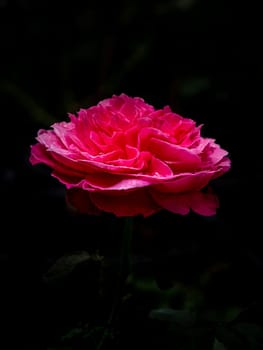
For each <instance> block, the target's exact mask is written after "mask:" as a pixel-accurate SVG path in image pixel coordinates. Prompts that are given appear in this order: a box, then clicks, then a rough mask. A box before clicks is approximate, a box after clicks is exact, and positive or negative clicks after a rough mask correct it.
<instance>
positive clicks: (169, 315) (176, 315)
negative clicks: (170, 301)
mask: <svg viewBox="0 0 263 350" xmlns="http://www.w3.org/2000/svg"><path fill="white" fill-rule="evenodd" d="M149 316H150V318H152V319H156V320H160V321H168V322H172V323H176V324H178V325H181V326H191V325H193V323H194V322H195V319H196V314H195V313H193V312H190V311H188V310H174V309H170V308H161V309H155V310H152V311H151V312H150V315H149Z"/></svg>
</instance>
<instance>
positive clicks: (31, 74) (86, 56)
mask: <svg viewBox="0 0 263 350" xmlns="http://www.w3.org/2000/svg"><path fill="white" fill-rule="evenodd" d="M260 22H261V19H260V12H259V10H258V9H257V8H256V7H255V4H254V3H253V2H247V3H245V4H238V5H237V4H230V2H224V1H219V0H218V1H217V0H215V1H208V0H177V1H176V0H170V1H167V0H164V1H157V0H153V1H151V2H146V1H139V0H126V1H122V2H120V3H118V2H111V1H109V2H105V3H104V2H102V1H96V2H95V1H92V2H90V1H84V2H82V1H74V2H55V1H54V2H52V1H42V0H40V1H31V0H23V1H22V0H21V1H8V0H1V1H0V26H1V31H0V33H1V34H0V36H1V61H0V63H1V65H0V92H1V109H0V111H1V112H0V113H1V114H0V116H1V124H0V125H1V137H0V144H1V163H0V164H1V165H0V168H1V173H0V176H1V183H0V190H1V214H2V215H1V222H0V223H1V233H0V269H1V270H0V271H1V276H2V277H1V280H2V282H1V291H2V297H1V305H2V306H3V308H5V307H6V306H7V308H6V309H7V311H6V312H4V313H2V315H3V316H1V318H2V319H3V323H4V324H5V325H6V324H9V322H7V319H10V316H11V326H9V327H8V331H9V332H10V333H11V335H10V337H9V338H8V339H9V341H11V340H12V339H14V338H16V339H17V340H18V341H19V342H20V344H26V346H27V349H31V347H32V349H38V348H41V346H43V347H44V348H47V349H48V346H49V345H50V344H49V342H50V343H51V344H52V341H53V340H54V338H55V339H56V336H57V334H60V332H61V333H63V332H64V331H65V329H66V326H65V324H66V325H67V327H74V325H75V323H76V322H77V321H76V320H78V318H81V317H82V313H81V312H79V313H78V311H76V310H79V309H81V308H82V309H83V300H84V299H85V293H84V292H82V293H83V294H82V293H80V294H79V291H80V290H84V291H85V292H87V289H89V288H88V286H89V285H88V283H87V284H85V283H84V282H82V283H83V285H82V284H81V282H80V281H79V280H78V279H77V282H76V281H75V282H74V283H79V285H78V284H77V286H78V287H79V289H78V290H77V291H76V288H74V286H76V284H74V283H73V282H71V284H69V287H68V288H66V289H65V290H66V291H65V290H64V291H63V289H62V291H61V290H60V292H58V291H57V290H55V291H54V290H53V289H52V288H50V289H48V288H47V287H46V285H45V283H43V274H45V273H46V271H47V270H48V269H49V268H50V266H52V263H54V261H56V259H57V258H59V257H60V256H62V255H63V254H65V253H68V252H72V251H77V250H86V251H89V252H94V251H96V249H98V248H99V249H101V250H102V252H103V253H105V254H106V255H107V254H109V255H114V254H115V253H116V254H117V252H118V244H119V243H118V242H119V240H118V238H119V236H118V229H117V231H116V232H117V233H116V232H115V229H114V227H115V225H117V227H118V224H117V223H116V222H115V220H114V218H112V217H110V216H109V217H108V216H107V215H106V216H105V217H103V218H90V217H89V218H87V217H79V216H76V215H72V213H69V212H68V209H67V207H66V205H65V200H64V188H63V186H61V185H60V184H59V183H57V181H56V180H55V179H53V178H51V177H50V176H49V171H48V170H47V169H45V167H42V166H39V167H34V168H33V167H32V166H31V165H30V164H29V161H28V158H29V152H30V148H29V147H30V145H31V144H33V143H35V136H36V133H37V131H38V129H39V128H48V127H49V126H50V124H51V123H53V122H54V121H62V120H66V118H67V113H68V112H72V113H75V112H76V111H78V110H79V109H80V108H88V107H89V106H91V105H93V104H97V103H98V102H99V101H100V100H101V99H103V98H107V97H111V96H112V95H113V94H120V93H122V92H124V93H126V94H128V95H131V96H140V97H142V98H144V99H145V101H146V102H148V103H150V104H152V105H154V106H155V107H156V108H162V107H163V106H165V105H170V106H171V107H172V109H173V110H174V111H176V112H177V113H179V114H181V115H183V116H185V117H189V118H192V119H194V120H196V122H197V124H204V127H203V129H202V130H203V135H204V136H209V137H214V138H215V139H216V140H217V142H218V143H219V144H220V145H221V146H222V147H223V148H225V149H227V150H228V151H229V154H230V158H231V161H232V168H231V171H230V172H229V173H228V174H226V175H224V176H223V177H222V178H220V179H218V180H216V181H215V183H214V188H215V190H216V191H217V193H218V196H219V199H220V203H221V205H220V209H219V211H218V214H217V215H216V217H214V218H209V219H207V218H201V217H197V216H196V215H193V214H190V215H189V216H187V217H184V218H183V217H176V216H174V215H171V214H169V213H160V214H158V215H156V216H154V217H153V218H149V219H146V220H144V221H143V222H140V221H139V220H138V230H139V231H140V233H138V235H137V236H136V238H135V247H134V249H135V250H136V252H137V254H138V255H140V256H141V255H142V256H147V257H148V258H150V260H151V261H153V266H154V267H152V269H153V271H154V272H155V275H156V276H157V277H156V278H157V280H158V283H159V284H160V287H162V288H165V286H166V284H167V285H168V286H169V283H170V282H169V281H168V280H169V278H170V277H169V278H168V277H167V276H166V277H167V279H165V278H163V276H164V275H167V271H170V272H171V271H173V273H175V277H174V276H173V279H177V280H178V279H179V280H183V281H184V282H187V283H190V284H191V283H192V284H195V283H196V276H199V273H200V271H203V270H205V269H206V268H209V267H211V266H218V265H219V266H221V265H220V264H228V265H227V266H228V267H227V268H226V269H225V270H224V269H223V273H221V272H220V273H219V275H216V276H215V278H214V277H213V278H214V279H215V281H216V282H214V281H213V282H211V285H209V288H210V289H211V290H210V289H209V293H210V294H209V293H208V296H207V299H206V303H207V304H209V305H210V303H211V304H212V305H216V307H218V306H219V307H220V305H221V304H223V305H227V306H229V305H230V306H233V305H235V306H236V305H241V306H242V307H243V306H247V305H250V304H253V303H254V302H256V301H258V300H260V299H261V293H262V289H261V288H260V285H261V283H262V267H263V260H262V245H261V234H262V212H261V211H262V200H261V198H262V146H261V139H262V127H261V122H262V78H263V54H262V43H263V38H262V36H261V35H260V26H261V23H260ZM109 222H110V224H111V226H109V225H108V223H109ZM109 227H110V228H109ZM149 231H150V235H148V233H149ZM152 232H154V233H153V234H152ZM145 233H146V234H145ZM141 235H142V236H141ZM149 237H150V238H149ZM171 247H172V248H171ZM178 247H179V248H178ZM193 247H194V248H193ZM173 249H175V250H176V249H177V250H176V252H175V250H173ZM171 251H172V253H171ZM167 252H168V253H169V252H170V253H171V256H172V259H171V260H169V259H167V258H166V257H167ZM178 252H179V253H178ZM178 266H180V268H178ZM224 266H225V265H224ZM219 270H220V268H219ZM165 271H166V272H165ZM220 271H221V270H220ZM170 272H169V273H170ZM169 273H168V275H169ZM170 274H172V272H171V273H170ZM160 276H161V277H160ZM169 276H170V275H169ZM186 276H188V277H186ZM185 280H187V281H185ZM189 281H190V282H189ZM72 283H73V284H72ZM92 283H93V282H92ZM89 298H90V300H92V296H90V295H89ZM76 300H78V303H79V304H78V305H76ZM178 305H180V303H179V304H178ZM102 309H103V307H102ZM73 310H75V311H74V312H75V313H74V312H73ZM100 312H101V314H102V315H103V314H104V313H103V310H100ZM72 313H73V314H74V316H72ZM83 313H84V312H83ZM65 318H66V319H67V321H65ZM46 320H48V321H46ZM64 321H65V324H64V323H63V322H64ZM63 327H65V329H64V328H63ZM4 334H6V331H3V335H4ZM50 339H51V340H50ZM145 339H146V340H145V344H147V339H148V338H147V336H145ZM47 344H48V345H47ZM21 348H22V347H21ZM160 348H162V347H160ZM3 349H4V348H3Z"/></svg>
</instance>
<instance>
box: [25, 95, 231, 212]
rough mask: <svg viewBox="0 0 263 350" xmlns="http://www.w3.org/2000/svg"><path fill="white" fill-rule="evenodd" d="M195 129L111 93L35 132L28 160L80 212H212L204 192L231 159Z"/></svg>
mask: <svg viewBox="0 0 263 350" xmlns="http://www.w3.org/2000/svg"><path fill="white" fill-rule="evenodd" d="M200 130H201V126H196V123H195V122H194V121H193V120H191V119H188V118H184V117H182V116H180V115H178V114H176V113H174V112H173V111H172V110H171V109H170V108H169V107H168V106H166V107H164V108H163V109H157V110H156V109H154V107H153V106H151V105H149V104H147V103H146V102H145V101H144V100H143V99H142V98H139V97H129V96H127V95H125V94H120V95H118V96H117V95H113V96H112V97H111V98H108V99H105V100H103V101H101V102H99V103H98V104H97V105H96V106H92V107H90V108H88V109H81V110H80V111H79V112H78V113H77V116H75V115H72V114H69V121H67V122H59V123H55V124H53V125H52V129H50V130H39V132H38V135H37V138H36V140H37V141H38V142H37V143H36V144H35V145H32V146H31V154H30V162H31V164H32V165H35V164H38V163H43V164H45V165H47V166H48V167H50V168H51V169H52V175H53V176H54V177H55V178H57V179H58V180H59V181H60V182H61V183H63V184H64V185H65V186H66V188H67V200H68V201H69V202H70V204H71V205H72V206H73V207H75V208H76V209H78V210H79V211H81V212H85V213H91V214H96V213H99V212H102V211H106V212H111V213H113V214H115V215H116V216H135V215H143V216H145V217H146V216H149V215H152V214H154V213H156V212H158V211H159V210H161V209H166V210H168V211H171V212H173V213H176V214H182V215H185V214H187V213H189V211H190V209H191V210H193V211H194V212H196V213H198V214H200V215H214V214H215V213H216V208H217V207H218V200H217V198H216V197H215V195H213V194H212V193H211V192H209V191H208V192H207V191H205V189H206V188H207V185H208V184H209V182H210V181H211V180H213V179H215V178H217V177H219V176H221V175H222V174H224V173H225V172H227V171H228V170H229V169H230V159H229V157H228V152H227V151H225V150H223V149H222V148H221V147H220V146H219V145H218V144H217V143H215V140H214V139H211V138H204V137H202V136H201V133H200Z"/></svg>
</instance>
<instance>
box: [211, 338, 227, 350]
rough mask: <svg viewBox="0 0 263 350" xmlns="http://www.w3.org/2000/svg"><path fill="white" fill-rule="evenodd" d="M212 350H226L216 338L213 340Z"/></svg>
mask: <svg viewBox="0 0 263 350" xmlns="http://www.w3.org/2000/svg"><path fill="white" fill-rule="evenodd" d="M212 350H226V347H225V346H224V344H222V343H221V342H220V341H219V340H218V339H217V338H215V341H214V345H213V349H212Z"/></svg>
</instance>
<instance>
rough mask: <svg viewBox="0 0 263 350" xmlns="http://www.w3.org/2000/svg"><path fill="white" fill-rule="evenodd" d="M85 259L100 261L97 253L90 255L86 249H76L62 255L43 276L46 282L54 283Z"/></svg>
mask: <svg viewBox="0 0 263 350" xmlns="http://www.w3.org/2000/svg"><path fill="white" fill-rule="evenodd" d="M85 261H97V262H100V261H102V257H101V256H99V255H90V254H89V253H88V252H86V251H77V252H73V253H69V254H66V255H63V256H62V257H61V258H59V259H58V260H57V261H56V262H55V263H54V265H53V266H52V267H51V268H50V269H49V270H48V271H47V273H46V274H45V275H44V276H43V278H44V281H45V282H47V283H56V282H58V281H61V280H62V279H64V278H65V277H67V276H68V275H69V274H70V273H71V272H72V271H73V270H74V269H75V268H76V267H77V266H78V265H79V264H81V263H83V262H85Z"/></svg>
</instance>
